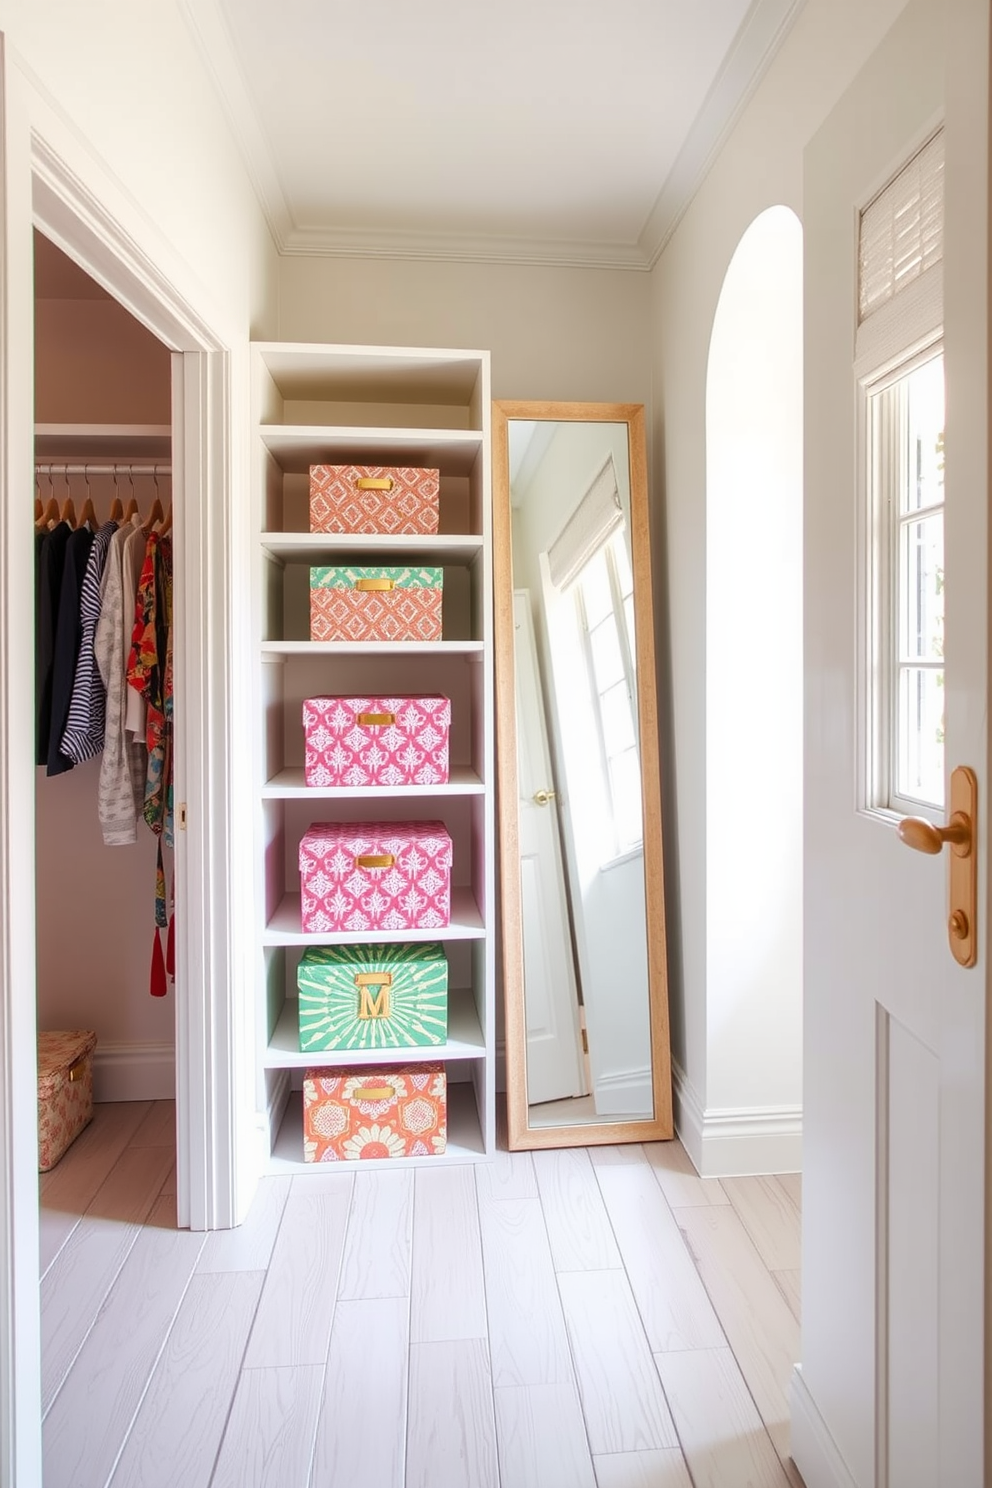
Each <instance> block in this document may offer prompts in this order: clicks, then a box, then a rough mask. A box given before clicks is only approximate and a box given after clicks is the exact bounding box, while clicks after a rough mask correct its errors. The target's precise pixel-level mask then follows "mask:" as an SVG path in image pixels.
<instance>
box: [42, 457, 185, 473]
mask: <svg viewBox="0 0 992 1488" xmlns="http://www.w3.org/2000/svg"><path fill="white" fill-rule="evenodd" d="M34 471H35V475H126V476H135V475H171V474H172V466H171V465H169V464H165V465H162V464H159V463H158V462H156V463H155V464H153V465H142V464H141V462H140V460H118V461H117V463H116V464H112V465H107V464H97V463H96V462H95V461H93V462H91V461H87V462H86V464H85V465H66V464H64V463H63V462H62V461H61V460H56V461H52V460H40V461H38V460H36V461H35V467H34Z"/></svg>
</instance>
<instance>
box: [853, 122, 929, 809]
mask: <svg viewBox="0 0 992 1488" xmlns="http://www.w3.org/2000/svg"><path fill="white" fill-rule="evenodd" d="M943 227H944V137H943V133H942V132H941V131H938V132H937V133H936V134H935V135H933V136H932V137H931V138H930V139H929V140H928V141H927V142H926V144H924V145H923V146H922V148H921V149H919V150H917V151H916V153H915V154H914V155H913V156H912V158H911V159H910V160H909V161H908V162H907V164H906V165H905V166H904V167H903V168H902V170H900V171H899V173H898V174H897V175H896V176H895V177H894V178H893V179H892V180H891V181H890V182H889V184H888V185H887V186H885V187H884V188H883V190H882V191H880V192H879V193H878V194H877V195H876V196H875V197H874V198H873V200H872V201H871V202H869V204H868V205H867V207H865V209H864V210H863V212H862V213H861V219H860V232H859V243H858V318H859V323H858V330H857V349H856V374H857V377H858V380H859V384H860V387H861V391H862V397H863V399H864V404H863V407H864V419H863V430H864V447H863V454H864V467H863V468H864V470H865V472H866V492H867V499H866V502H865V512H866V519H867V524H868V526H867V530H868V533H869V543H868V565H867V569H866V570H865V577H866V579H867V582H868V596H867V605H866V614H867V617H868V618H867V623H866V624H865V626H864V630H863V634H864V637H865V642H866V645H865V653H864V654H865V665H866V673H865V675H866V678H867V707H866V708H865V709H864V710H863V713H862V717H863V719H864V720H865V722H866V724H867V738H866V739H865V741H864V742H865V745H866V752H865V755H864V756H863V757H864V758H866V760H867V790H866V793H865V798H864V804H865V805H866V806H867V808H868V809H869V810H880V811H893V812H898V813H900V814H902V813H905V812H919V811H920V810H921V809H922V810H923V811H924V813H926V812H933V813H935V814H936V813H939V812H941V811H942V809H943V805H944V358H943V352H942V334H943Z"/></svg>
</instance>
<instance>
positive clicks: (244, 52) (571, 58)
mask: <svg viewBox="0 0 992 1488" xmlns="http://www.w3.org/2000/svg"><path fill="white" fill-rule="evenodd" d="M802 3H803V0H500V3H499V4H498V5H497V4H492V3H484V0H281V3H280V4H279V5H273V4H272V3H271V0H182V4H183V8H184V12H185V14H186V17H187V20H188V22H189V25H190V28H191V30H192V31H193V34H194V36H195V37H196V39H197V42H198V44H199V46H200V49H201V53H202V55H203V58H204V61H205V62H206V64H207V66H208V68H209V70H210V71H211V73H212V75H213V78H214V82H215V84H216V86H217V88H218V91H219V93H220V95H221V98H222V100H223V103H224V106H225V109H226V111H227V113H228V116H229V118H230V120H231V122H232V124H233V126H234V128H235V132H236V134H237V136H238V138H239V140H240V143H241V146H242V150H243V152H244V155H245V158H246V161H247V163H248V167H249V171H250V173H251V175H252V177H253V179H254V181H255V184H256V187H257V189H258V191H259V195H260V197H261V199H262V202H263V205H264V207H265V210H266V214H267V216H268V219H269V222H270V224H271V226H272V229H273V232H274V234H275V236H276V240H277V242H278V244H279V247H280V249H281V250H282V251H283V252H288V253H293V252H297V253H352V254H354V253H361V254H369V255H383V254H389V255H396V254H399V255H401V256H409V257H440V258H459V259H485V260H489V261H493V260H495V261H505V262H549V263H559V264H582V265H584V264H599V265H604V266H606V265H608V266H618V267H626V268H647V267H649V266H650V264H651V263H652V262H653V261H654V259H655V258H656V257H657V254H658V252H659V251H660V249H661V247H662V246H663V243H664V241H665V239H666V237H667V235H668V234H669V233H670V232H671V230H672V228H673V227H674V225H675V223H676V222H677V220H678V217H679V216H680V214H681V212H682V211H683V210H684V208H685V205H686V204H687V202H688V200H689V199H690V198H691V195H692V193H693V192H694V190H695V189H696V187H697V185H698V184H699V181H700V180H701V178H702V175H703V173H704V171H705V168H706V165H707V164H708V161H709V160H710V159H711V157H712V154H713V152H714V150H715V149H716V148H717V146H718V145H719V143H720V140H721V139H722V137H723V135H724V134H725V132H726V130H727V129H728V128H729V126H730V124H731V123H732V122H733V119H734V118H735V117H736V115H737V113H738V112H739V111H740V108H741V107H742V106H743V103H744V101H746V98H747V97H748V96H749V93H750V91H751V89H752V88H753V86H754V84H755V82H756V81H757V79H758V77H759V76H760V75H761V73H762V72H763V70H764V68H765V67H766V66H767V65H768V62H769V61H770V59H771V57H772V56H773V54H774V52H775V50H776V49H777V47H778V45H779V44H780V42H781V39H782V37H783V36H784V34H785V31H786V29H787V28H788V26H789V25H790V24H791V22H792V20H793V19H794V17H795V15H796V14H797V13H798V11H799V9H800V8H801V5H802Z"/></svg>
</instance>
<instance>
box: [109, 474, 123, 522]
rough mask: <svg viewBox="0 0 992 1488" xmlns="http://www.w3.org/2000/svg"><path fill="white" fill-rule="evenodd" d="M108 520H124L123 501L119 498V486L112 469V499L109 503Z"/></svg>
mask: <svg viewBox="0 0 992 1488" xmlns="http://www.w3.org/2000/svg"><path fill="white" fill-rule="evenodd" d="M108 520H109V521H111V522H122V521H123V520H124V503H123V501H122V500H121V490H120V486H119V485H118V484H117V471H116V470H115V471H114V499H113V501H112V502H111V503H110V517H109V518H108Z"/></svg>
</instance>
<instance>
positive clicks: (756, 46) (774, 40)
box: [638, 0, 806, 268]
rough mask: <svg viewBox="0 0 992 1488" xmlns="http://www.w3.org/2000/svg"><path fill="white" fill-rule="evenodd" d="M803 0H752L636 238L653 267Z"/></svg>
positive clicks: (645, 259) (646, 259) (804, 2)
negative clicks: (752, 2)
mask: <svg viewBox="0 0 992 1488" xmlns="http://www.w3.org/2000/svg"><path fill="white" fill-rule="evenodd" d="M805 4H806V0H754V4H753V5H752V6H751V9H750V10H749V11H748V13H747V15H746V16H745V17H744V21H743V23H742V25H741V28H740V30H739V31H738V33H737V35H736V37H735V38H734V42H733V45H732V46H731V48H730V51H729V52H728V53H727V56H726V58H725V59H724V63H723V66H722V67H721V68H720V71H719V73H718V74H717V76H716V79H715V81H714V83H713V86H712V87H711V88H710V91H709V93H708V94H707V95H706V99H705V101H704V103H703V106H702V108H701V109H700V110H699V113H698V114H697V115H696V118H695V120H694V121H693V125H692V128H691V129H690V131H689V133H688V134H687V135H686V138H685V142H684V144H683V146H682V148H681V150H680V151H679V153H678V155H677V156H676V158H675V164H674V165H673V166H672V169H671V170H670V171H669V173H668V177H667V179H666V181H665V183H664V185H663V186H662V188H661V190H660V191H659V193H658V196H657V199H656V201H655V204H654V206H653V207H652V209H651V212H650V215H649V216H648V219H647V222H646V223H645V225H644V229H643V231H642V233H641V236H640V238H639V240H638V242H639V246H640V249H641V253H642V256H643V258H644V261H645V263H646V264H647V266H648V267H649V268H653V267H654V265H655V264H656V263H657V261H658V259H659V258H660V257H661V254H662V253H663V252H664V249H665V245H666V244H667V243H668V240H669V239H670V238H671V236H672V234H673V232H674V231H675V229H676V228H677V227H678V225H679V223H680V221H681V220H682V218H683V216H684V215H685V212H686V211H687V209H688V207H689V204H690V202H691V201H692V199H693V197H694V196H695V195H696V192H697V191H698V190H699V188H700V186H701V185H702V184H703V181H704V180H705V178H706V175H707V172H708V171H709V168H710V166H711V165H712V164H713V162H714V160H715V159H716V157H717V155H718V154H719V153H720V150H721V149H722V147H723V145H724V143H725V141H726V139H727V137H728V136H729V135H730V133H731V131H732V129H733V128H734V125H735V124H736V123H737V121H738V119H739V118H740V116H741V114H742V113H743V112H744V110H745V108H746V107H747V105H748V103H749V101H750V99H751V97H752V96H753V94H754V92H755V89H756V88H757V86H758V84H759V83H760V82H761V79H762V78H763V77H764V75H765V73H766V72H767V70H768V67H769V65H770V64H771V61H772V58H773V57H774V56H775V54H776V53H777V51H778V50H779V48H780V47H781V45H782V43H783V41H784V40H785V38H786V36H787V35H788V33H789V31H790V30H791V28H792V26H793V24H794V22H795V21H796V19H797V17H798V16H799V12H800V11H801V10H802V8H803V6H804V5H805Z"/></svg>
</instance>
